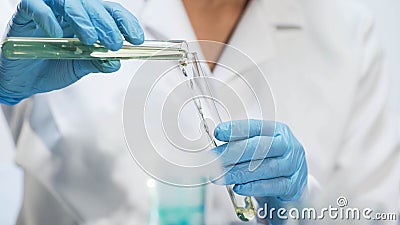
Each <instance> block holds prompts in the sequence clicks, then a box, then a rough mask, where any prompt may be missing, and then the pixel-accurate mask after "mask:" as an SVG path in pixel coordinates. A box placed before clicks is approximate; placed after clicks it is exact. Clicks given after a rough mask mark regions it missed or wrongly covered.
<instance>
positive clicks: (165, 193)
mask: <svg viewBox="0 0 400 225" xmlns="http://www.w3.org/2000/svg"><path fill="white" fill-rule="evenodd" d="M147 186H148V188H149V197H150V208H151V212H150V218H149V222H150V225H172V224H174V225H204V224H205V193H206V190H205V186H204V185H203V186H198V187H177V186H172V185H169V184H164V183H161V182H159V181H156V180H154V179H150V180H148V181H147Z"/></svg>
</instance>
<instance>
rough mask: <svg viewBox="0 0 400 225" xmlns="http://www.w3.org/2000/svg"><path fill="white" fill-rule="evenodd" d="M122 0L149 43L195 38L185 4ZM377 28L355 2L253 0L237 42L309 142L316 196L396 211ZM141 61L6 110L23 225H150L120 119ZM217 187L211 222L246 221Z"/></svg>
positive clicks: (393, 150) (141, 180) (394, 154)
mask: <svg viewBox="0 0 400 225" xmlns="http://www.w3.org/2000/svg"><path fill="white" fill-rule="evenodd" d="M119 2H121V3H122V4H123V5H124V6H125V7H127V8H128V9H130V10H132V12H134V14H135V15H137V17H138V18H139V20H140V22H141V23H142V25H143V27H144V29H145V33H146V37H147V39H185V40H194V39H196V38H195V35H194V33H193V31H192V28H191V26H190V22H189V20H188V18H187V17H186V14H185V11H184V8H183V6H182V4H181V2H180V1H178V0H147V1H144V0H131V1H128V0H127V1H122V0H121V1H119ZM2 15H4V14H3V12H2ZM373 28H374V27H373V21H372V18H371V16H370V15H369V13H368V12H367V11H365V10H364V9H363V8H362V7H360V6H359V5H357V4H354V3H352V2H351V1H347V0H339V1H328V0H280V1H276V0H253V1H252V2H251V3H250V5H249V7H248V9H247V11H246V13H245V14H244V16H243V18H242V20H241V22H240V24H239V25H238V27H237V29H236V31H235V33H234V35H233V36H232V39H231V41H230V43H229V44H231V45H233V46H234V47H236V48H238V49H240V50H241V51H243V52H244V53H246V54H248V55H249V56H250V57H251V58H252V59H253V60H254V61H255V62H256V63H257V64H258V66H259V67H260V68H261V70H262V71H263V72H264V73H265V75H266V78H267V79H268V81H269V83H270V85H271V89H272V92H273V96H274V99H275V107H276V120H277V121H281V122H284V123H286V124H288V125H289V126H290V127H291V129H292V131H293V133H294V134H295V135H296V137H297V138H298V139H299V141H300V142H301V143H302V144H303V146H304V147H305V150H306V152H307V160H308V167H309V173H310V177H314V178H315V180H316V181H317V183H318V185H319V186H320V188H321V190H320V192H318V194H316V195H311V198H321V199H322V198H324V199H325V198H327V199H329V198H331V199H335V198H337V197H338V196H341V195H343V196H346V197H348V198H349V199H350V204H351V203H353V202H354V204H356V203H359V204H363V205H367V206H368V207H370V208H376V209H385V210H387V211H394V210H395V209H394V207H395V205H396V201H397V199H398V196H399V180H400V176H399V171H400V169H399V165H398V158H399V145H398V144H399V136H397V133H396V130H395V128H394V127H393V123H391V117H390V115H389V113H388V111H387V108H386V102H387V82H388V81H387V76H386V75H385V74H384V71H383V68H382V61H383V55H382V52H381V49H380V48H379V45H378V41H377V40H376V36H375V32H374V29H373ZM223 57H224V56H222V57H221V58H223ZM139 65H140V63H139V62H137V61H129V62H124V63H123V67H122V68H121V70H120V71H119V72H117V73H116V74H113V75H91V76H87V77H85V78H83V79H82V80H81V81H79V82H78V83H76V84H74V85H71V86H70V87H68V88H65V89H64V90H60V91H54V92H52V93H48V94H40V95H36V96H34V97H32V98H31V99H29V100H27V101H24V102H22V103H21V104H19V105H18V106H16V107H12V108H8V107H6V108H5V110H4V111H5V114H6V117H7V118H8V121H9V123H10V127H11V131H12V133H13V136H14V139H15V141H16V146H17V157H16V161H17V163H18V164H19V165H20V166H21V167H22V168H23V169H24V171H25V196H24V198H25V200H24V203H23V207H22V210H21V213H20V218H19V224H33V225H36V224H41V225H47V224H81V223H87V224H146V221H147V218H148V212H149V209H148V204H147V197H146V196H147V187H146V180H147V179H148V178H149V177H148V175H147V174H146V173H144V172H143V171H142V170H140V168H139V167H138V166H137V165H136V164H134V163H133V161H132V159H131V158H130V155H129V153H128V151H127V149H126V145H125V142H124V137H123V129H122V123H121V121H122V104H123V98H124V93H125V92H126V89H127V87H128V84H129V81H130V79H131V78H132V76H133V75H134V71H136V69H137V68H138V66H139ZM241 66H243V68H239V69H242V72H245V71H247V70H251V68H247V67H246V66H248V65H241ZM217 73H218V68H217V69H216V70H215V74H217ZM216 76H217V75H216ZM309 186H312V187H309V188H310V189H315V188H314V185H313V184H310V185H309ZM208 188H209V189H210V190H209V191H208V200H207V202H208V210H209V212H210V211H211V210H212V213H209V215H210V218H208V224H229V223H230V222H231V221H236V219H235V216H234V213H233V210H232V208H231V206H230V203H229V201H228V200H227V198H226V197H227V196H226V193H225V191H224V189H223V188H222V187H217V186H215V185H210V186H209V187H208ZM322 196H328V197H322ZM330 203H331V204H332V202H330Z"/></svg>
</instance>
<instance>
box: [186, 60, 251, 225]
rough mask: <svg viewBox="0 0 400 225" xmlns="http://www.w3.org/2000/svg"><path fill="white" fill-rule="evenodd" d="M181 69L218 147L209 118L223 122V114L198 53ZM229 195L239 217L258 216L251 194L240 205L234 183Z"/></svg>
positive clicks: (215, 122) (203, 120)
mask: <svg viewBox="0 0 400 225" xmlns="http://www.w3.org/2000/svg"><path fill="white" fill-rule="evenodd" d="M181 70H182V73H183V74H184V76H186V77H188V78H189V79H190V80H189V86H190V89H191V91H192V95H193V103H194V104H195V107H196V108H197V111H198V114H199V117H200V120H201V122H202V126H203V129H204V131H205V132H206V135H207V136H208V138H209V141H210V143H211V147H212V148H215V147H217V141H216V140H215V137H214V134H213V131H214V129H212V127H210V125H209V122H208V119H210V118H211V119H212V120H214V125H215V124H219V123H221V122H222V119H221V116H220V114H219V112H218V109H217V106H216V99H214V97H213V96H214V95H213V94H212V90H211V87H210V85H209V82H208V78H207V77H206V75H205V73H204V70H203V69H202V67H201V62H200V61H199V60H198V57H197V54H196V53H195V52H191V53H189V54H188V58H187V61H182V62H181ZM206 108H207V110H205V109H206ZM226 190H227V191H228V194H229V197H230V199H231V202H232V204H233V207H234V209H235V213H236V215H237V217H238V218H239V219H240V220H242V221H250V220H252V219H254V217H255V216H256V210H255V208H254V204H253V200H252V198H251V197H250V196H245V197H244V205H240V204H239V203H238V200H237V197H236V196H237V195H236V194H235V193H234V191H233V186H232V185H226Z"/></svg>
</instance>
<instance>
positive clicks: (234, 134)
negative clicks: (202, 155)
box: [213, 120, 308, 207]
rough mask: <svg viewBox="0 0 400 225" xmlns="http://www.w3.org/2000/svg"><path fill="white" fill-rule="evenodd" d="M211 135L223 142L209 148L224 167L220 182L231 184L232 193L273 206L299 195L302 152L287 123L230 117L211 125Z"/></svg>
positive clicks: (304, 168)
mask: <svg viewBox="0 0 400 225" xmlns="http://www.w3.org/2000/svg"><path fill="white" fill-rule="evenodd" d="M215 137H216V138H217V139H218V140H220V141H223V142H227V143H225V144H223V145H220V146H218V147H216V148H215V149H214V150H213V151H215V152H216V153H217V154H218V155H219V156H220V160H221V162H222V165H223V166H224V169H225V170H226V171H227V172H226V174H225V175H224V181H223V184H226V185H234V187H233V190H234V191H235V192H236V193H238V194H239V195H245V196H254V197H255V198H256V199H257V200H258V202H259V205H260V207H262V206H264V204H265V203H267V204H270V206H271V205H272V206H275V207H277V205H280V204H278V203H281V202H282V203H284V202H291V201H296V200H298V198H299V197H300V196H301V195H302V193H303V191H304V189H305V186H306V184H307V177H308V172H307V162H306V157H305V152H304V149H303V146H302V145H301V144H300V143H299V142H298V141H297V139H296V138H295V137H294V135H293V134H292V132H291V131H290V129H289V128H288V126H286V125H285V124H282V123H278V122H273V121H262V120H239V121H230V122H225V123H221V124H220V125H218V126H217V127H216V128H215ZM266 201H267V202H266ZM268 201H269V202H268ZM282 205H283V204H282Z"/></svg>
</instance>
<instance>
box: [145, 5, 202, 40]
mask: <svg viewBox="0 0 400 225" xmlns="http://www.w3.org/2000/svg"><path fill="white" fill-rule="evenodd" d="M141 22H142V26H143V27H144V29H145V31H146V32H147V33H148V34H150V35H151V36H152V38H154V39H162V40H171V39H174V40H196V36H195V34H194V31H193V29H192V26H191V24H190V21H189V19H188V17H187V14H186V11H185V8H184V6H183V4H182V2H181V1H180V0H147V1H146V3H145V5H144V7H143V10H142V13H141Z"/></svg>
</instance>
